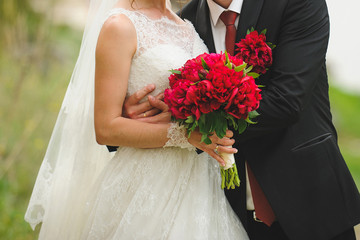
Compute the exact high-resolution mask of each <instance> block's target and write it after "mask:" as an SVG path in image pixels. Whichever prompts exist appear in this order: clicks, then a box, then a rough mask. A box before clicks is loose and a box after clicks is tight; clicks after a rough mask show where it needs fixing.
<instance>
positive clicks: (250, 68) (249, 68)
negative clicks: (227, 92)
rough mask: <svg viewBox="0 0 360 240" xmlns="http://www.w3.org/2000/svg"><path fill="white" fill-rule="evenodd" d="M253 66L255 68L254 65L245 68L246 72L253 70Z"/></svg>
mask: <svg viewBox="0 0 360 240" xmlns="http://www.w3.org/2000/svg"><path fill="white" fill-rule="evenodd" d="M253 68H254V67H253V66H250V67H248V68H246V69H245V70H244V73H245V74H247V73H249V72H251V70H252V69H253Z"/></svg>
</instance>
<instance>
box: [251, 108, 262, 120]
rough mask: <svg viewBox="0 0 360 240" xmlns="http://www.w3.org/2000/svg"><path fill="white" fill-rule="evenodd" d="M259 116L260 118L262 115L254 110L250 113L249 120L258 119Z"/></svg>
mask: <svg viewBox="0 0 360 240" xmlns="http://www.w3.org/2000/svg"><path fill="white" fill-rule="evenodd" d="M258 116H260V113H258V112H257V111H256V110H254V111H251V112H249V116H248V117H249V118H250V119H253V118H256V117H258Z"/></svg>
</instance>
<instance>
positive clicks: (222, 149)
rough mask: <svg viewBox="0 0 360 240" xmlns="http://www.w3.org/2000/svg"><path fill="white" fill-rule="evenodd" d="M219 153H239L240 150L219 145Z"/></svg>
mask: <svg viewBox="0 0 360 240" xmlns="http://www.w3.org/2000/svg"><path fill="white" fill-rule="evenodd" d="M217 152H218V153H220V152H221V153H229V154H231V153H237V152H238V150H237V149H236V148H233V147H230V146H221V145H218V148H217Z"/></svg>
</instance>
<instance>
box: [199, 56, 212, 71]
mask: <svg viewBox="0 0 360 240" xmlns="http://www.w3.org/2000/svg"><path fill="white" fill-rule="evenodd" d="M201 65H202V66H203V68H204V69H205V70H209V69H210V68H209V66H208V65H207V63H206V62H205V60H204V59H203V58H201Z"/></svg>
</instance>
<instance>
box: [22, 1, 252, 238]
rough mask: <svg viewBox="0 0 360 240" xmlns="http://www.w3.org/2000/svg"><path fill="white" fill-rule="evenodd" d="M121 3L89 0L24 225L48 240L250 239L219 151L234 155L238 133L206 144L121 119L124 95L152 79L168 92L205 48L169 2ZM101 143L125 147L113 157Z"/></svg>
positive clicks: (177, 130)
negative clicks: (173, 76) (177, 71)
mask: <svg viewBox="0 0 360 240" xmlns="http://www.w3.org/2000/svg"><path fill="white" fill-rule="evenodd" d="M117 1H118V0H92V1H91V6H90V16H91V17H90V18H89V21H88V24H87V26H86V29H85V33H84V38H83V43H82V46H81V50H80V55H79V59H78V62H77V64H76V67H75V70H74V73H73V76H72V79H71V82H70V85H69V87H68V90H67V93H66V95H65V99H64V102H63V105H62V107H61V110H60V113H59V116H58V120H57V123H56V125H55V129H54V131H53V135H52V137H51V140H50V143H49V146H48V150H47V153H46V155H45V158H44V161H43V163H42V166H41V168H40V171H39V174H38V177H37V180H36V184H35V187H34V190H33V194H32V196H31V199H30V203H29V207H28V210H27V212H26V215H25V219H26V221H28V222H29V223H30V224H31V225H32V227H33V228H35V226H36V225H37V224H38V223H40V222H42V226H41V231H40V237H39V238H40V239H126V240H127V239H204V240H205V239H214V240H215V239H230V240H231V239H248V237H247V235H246V232H245V230H244V229H243V227H242V225H241V223H240V221H239V220H238V218H237V217H236V215H235V214H234V212H233V211H232V209H231V207H230V205H229V204H228V202H227V200H226V198H225V196H224V192H223V191H222V190H221V188H220V181H221V180H220V174H219V166H218V165H219V163H220V164H222V165H223V164H224V162H223V160H222V159H221V158H220V157H219V156H218V155H217V154H215V152H214V149H217V150H218V151H222V152H227V153H234V152H236V149H234V148H231V147H230V148H227V147H226V146H231V145H232V144H233V143H234V140H232V139H231V137H232V132H231V131H228V132H227V135H226V137H225V138H223V139H219V138H218V137H217V136H216V135H213V136H212V137H211V140H212V142H213V143H212V144H210V145H206V144H204V143H200V138H201V137H200V134H199V133H196V132H194V133H193V134H192V135H191V137H190V139H188V138H187V137H186V136H185V130H184V129H183V128H181V127H179V126H178V125H177V124H175V123H172V124H169V123H158V124H151V123H145V122H142V121H138V120H131V119H127V118H124V117H122V107H123V103H124V99H125V97H126V96H128V95H131V94H133V93H134V92H136V91H137V90H138V89H140V88H142V87H144V86H145V85H147V84H149V83H154V84H155V85H156V86H158V88H157V89H156V90H157V92H158V93H159V92H162V91H164V89H165V88H166V87H167V86H168V79H167V77H168V75H169V71H168V70H169V69H174V68H178V67H180V66H181V65H182V64H183V63H184V62H185V61H186V60H188V59H190V58H193V57H195V56H197V55H199V54H201V53H203V52H205V51H206V50H207V49H206V47H205V45H204V44H203V42H202V41H201V39H200V38H199V36H198V34H197V33H196V32H195V30H194V28H193V26H192V25H191V23H190V22H187V21H185V22H184V21H182V20H181V19H180V18H179V17H177V16H176V14H174V13H173V12H172V11H171V10H170V7H169V3H168V2H166V0H121V1H119V2H117ZM96 142H97V143H96ZM99 144H100V145H99ZM101 145H113V146H120V147H119V149H118V150H117V152H116V153H115V155H110V153H108V152H107V150H106V148H105V147H104V146H101ZM195 147H197V148H199V149H201V150H203V151H204V153H202V154H197V153H196V151H195ZM209 155H211V156H213V158H212V157H210V156H209ZM216 161H218V163H217V162H216Z"/></svg>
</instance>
